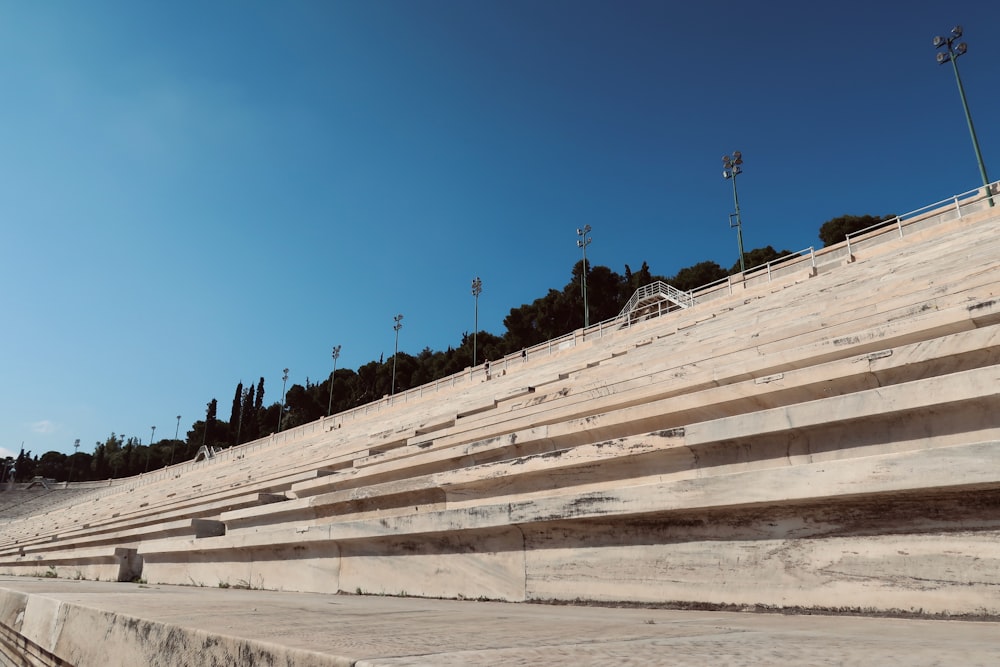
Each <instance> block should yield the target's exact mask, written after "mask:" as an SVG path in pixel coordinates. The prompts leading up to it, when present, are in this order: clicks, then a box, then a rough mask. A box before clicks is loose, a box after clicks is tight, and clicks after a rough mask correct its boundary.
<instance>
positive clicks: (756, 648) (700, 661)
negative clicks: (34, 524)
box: [0, 577, 1000, 667]
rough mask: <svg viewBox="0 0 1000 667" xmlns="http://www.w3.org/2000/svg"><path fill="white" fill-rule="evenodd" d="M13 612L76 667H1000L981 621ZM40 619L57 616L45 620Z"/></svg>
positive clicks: (463, 609)
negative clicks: (248, 666) (210, 666)
mask: <svg viewBox="0 0 1000 667" xmlns="http://www.w3.org/2000/svg"><path fill="white" fill-rule="evenodd" d="M17 605H22V606H21V607H20V609H21V613H20V618H21V619H22V620H21V621H19V623H21V624H22V625H23V627H20V626H19V627H18V629H19V630H21V632H22V633H24V634H32V635H34V641H35V642H36V644H37V645H38V646H42V647H43V648H45V649H47V650H50V651H52V652H53V653H55V654H56V655H59V656H60V657H61V658H63V659H64V660H70V661H71V664H74V665H79V666H81V667H86V666H87V665H101V667H112V666H114V665H129V667H136V666H137V665H141V664H150V665H154V664H155V665H174V664H176V665H192V666H193V665H199V664H216V665H218V664H232V665H244V664H257V665H260V664H271V665H278V664H282V665H309V666H310V667H311V666H312V665H317V666H318V665H357V666H359V667H360V666H375V665H384V666H392V667H398V666H400V665H445V666H448V665H608V664H617V665H698V666H699V667H701V666H703V665H764V664H767V665H882V666H886V665H901V666H902V665H906V666H907V667H913V666H919V665H928V666H929V665H963V667H971V666H973V665H991V666H993V665H997V664H1000V624H998V623H994V622H967V621H944V620H903V619H895V618H865V617H848V616H818V615H793V616H784V615H778V614H761V613H736V612H704V611H671V610H660V609H635V608H631V609H618V608H606V607H578V606H550V605H541V604H508V603H496V602H472V601H454V600H427V599H418V598H393V597H372V596H360V595H319V594H304V593H282V592H273V591H259V590H238V589H219V588H196V587H183V586H153V585H143V584H125V583H104V582H93V581H69V580H62V579H32V578H23V577H0V607H2V611H3V613H4V614H6V615H8V616H10V615H12V614H14V613H15V612H16V611H17ZM12 610H13V611H12ZM25 610H26V612H27V613H25ZM50 617H51V619H58V620H53V621H52V622H51V623H49V620H50ZM136 619H141V621H140V622H137V621H136ZM2 620H3V622H4V623H5V624H7V625H8V626H10V625H11V624H12V619H11V618H4V619H2ZM29 638H30V637H29ZM47 643H48V644H49V645H48V646H45V644H47ZM226 644H229V645H230V648H229V649H226V651H224V652H223V653H224V654H225V655H226V656H228V657H224V658H220V657H219V655H222V654H219V653H218V650H219V648H218V647H219V646H222V645H226ZM88 647H89V648H88ZM94 647H96V649H95V648H94ZM136 651H140V653H141V651H146V653H145V654H142V655H145V657H141V655H140V653H136ZM262 656H264V657H266V659H264V657H262Z"/></svg>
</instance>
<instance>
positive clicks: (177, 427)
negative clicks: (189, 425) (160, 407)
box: [170, 415, 181, 465]
mask: <svg viewBox="0 0 1000 667" xmlns="http://www.w3.org/2000/svg"><path fill="white" fill-rule="evenodd" d="M180 432H181V416H180V415H177V426H175V427H174V442H173V444H172V445H170V465H173V464H174V451H175V450H176V449H177V434H178V433H180Z"/></svg>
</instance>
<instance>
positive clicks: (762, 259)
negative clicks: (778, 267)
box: [729, 246, 792, 274]
mask: <svg viewBox="0 0 1000 667" xmlns="http://www.w3.org/2000/svg"><path fill="white" fill-rule="evenodd" d="M791 254H792V251H791V250H782V251H780V252H779V251H777V250H775V249H774V248H772V247H771V246H765V247H763V248H754V249H753V250H751V251H750V252H748V253H746V254H745V255H744V263H745V264H746V267H747V271H750V269H753V268H756V267H759V266H763V265H764V264H767V263H768V262H773V261H774V260H776V259H779V258H781V257H787V256H788V255H791ZM739 272H740V262H739V260H736V263H735V264H733V268H731V269H730V270H729V273H731V274H737V273H739Z"/></svg>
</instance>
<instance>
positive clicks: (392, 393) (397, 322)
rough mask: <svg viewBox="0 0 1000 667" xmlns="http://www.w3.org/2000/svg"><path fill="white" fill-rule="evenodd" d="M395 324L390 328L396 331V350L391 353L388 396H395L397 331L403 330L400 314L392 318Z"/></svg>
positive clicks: (397, 349)
mask: <svg viewBox="0 0 1000 667" xmlns="http://www.w3.org/2000/svg"><path fill="white" fill-rule="evenodd" d="M392 321H393V322H395V324H394V325H393V326H392V328H393V329H394V330H395V331H396V349H395V350H394V351H393V353H392V390H391V391H390V393H389V395H390V396H395V395H396V357H397V356H399V330H400V329H402V328H403V315H402V313H400V314H399V315H396V316H395V317H393V318H392Z"/></svg>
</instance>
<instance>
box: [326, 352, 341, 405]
mask: <svg viewBox="0 0 1000 667" xmlns="http://www.w3.org/2000/svg"><path fill="white" fill-rule="evenodd" d="M338 357H340V346H339V345H334V346H333V372H332V373H330V403H329V405H327V407H326V416H327V417H329V416H330V415H331V414H333V378H334V376H336V375H337V358H338Z"/></svg>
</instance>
